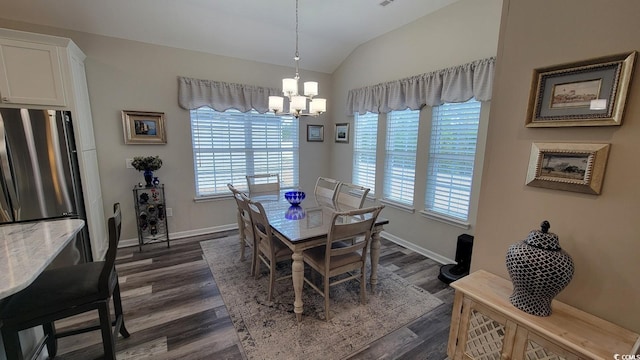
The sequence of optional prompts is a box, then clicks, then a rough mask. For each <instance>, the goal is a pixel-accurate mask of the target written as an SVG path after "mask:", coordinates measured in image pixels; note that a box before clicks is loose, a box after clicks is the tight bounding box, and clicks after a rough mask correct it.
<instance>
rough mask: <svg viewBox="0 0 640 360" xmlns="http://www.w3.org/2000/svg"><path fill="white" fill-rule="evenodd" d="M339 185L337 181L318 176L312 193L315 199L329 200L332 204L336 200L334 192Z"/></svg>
mask: <svg viewBox="0 0 640 360" xmlns="http://www.w3.org/2000/svg"><path fill="white" fill-rule="evenodd" d="M339 185H340V181H338V180H335V179H331V178H327V177H322V176H320V177H318V179H317V180H316V186H315V188H314V191H313V192H314V194H315V196H316V198H324V199H331V202H333V201H335V199H336V191H337V190H338V186H339Z"/></svg>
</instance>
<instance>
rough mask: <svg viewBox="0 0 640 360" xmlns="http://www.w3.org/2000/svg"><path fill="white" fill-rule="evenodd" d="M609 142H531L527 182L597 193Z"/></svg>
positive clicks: (599, 188)
mask: <svg viewBox="0 0 640 360" xmlns="http://www.w3.org/2000/svg"><path fill="white" fill-rule="evenodd" d="M609 147H610V145H609V144H574V143H533V145H532V146H531V155H530V157H529V170H528V171H527V185H529V186H537V187H543V188H549V189H557V190H566V191H575V192H582V193H587V194H600V191H601V189H602V180H603V178H604V170H605V167H606V165H607V158H608V156H609Z"/></svg>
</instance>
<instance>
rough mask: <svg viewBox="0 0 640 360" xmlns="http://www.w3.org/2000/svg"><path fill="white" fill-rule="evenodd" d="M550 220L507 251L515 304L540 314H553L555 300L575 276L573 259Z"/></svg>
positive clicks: (528, 311) (512, 301) (524, 309)
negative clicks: (559, 239) (553, 231)
mask: <svg viewBox="0 0 640 360" xmlns="http://www.w3.org/2000/svg"><path fill="white" fill-rule="evenodd" d="M549 227H550V225H549V222H548V221H544V222H543V223H542V225H541V230H533V231H531V232H530V233H529V235H528V236H527V238H526V239H525V240H523V241H520V242H518V243H515V244H513V245H511V246H510V247H509V250H508V251H507V270H508V271H509V276H510V277H511V281H512V282H513V294H511V297H509V300H511V303H512V304H513V306H515V307H517V308H518V309H520V310H522V311H524V312H527V313H529V314H532V315H537V316H549V315H551V300H553V298H554V297H556V295H558V293H560V291H562V290H563V289H564V288H565V287H566V286H567V285H568V284H569V282H570V281H571V279H572V278H573V269H574V265H573V260H572V259H571V256H570V255H569V254H568V253H567V252H566V251H564V250H562V249H561V248H560V243H559V241H558V235H556V234H554V233H550V232H548V231H549Z"/></svg>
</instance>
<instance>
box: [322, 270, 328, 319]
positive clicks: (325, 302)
mask: <svg viewBox="0 0 640 360" xmlns="http://www.w3.org/2000/svg"><path fill="white" fill-rule="evenodd" d="M323 280H324V319H325V321H329V274H328V273H325V274H323Z"/></svg>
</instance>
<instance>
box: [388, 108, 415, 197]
mask: <svg viewBox="0 0 640 360" xmlns="http://www.w3.org/2000/svg"><path fill="white" fill-rule="evenodd" d="M419 118H420V111H419V110H409V109H407V110H402V111H392V112H390V113H388V114H387V142H386V147H385V149H386V150H385V151H386V157H385V172H384V186H383V187H384V190H383V198H384V199H385V200H390V201H393V202H397V203H400V204H403V205H408V206H413V189H414V181H415V174H416V151H417V147H418V120H419Z"/></svg>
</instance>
